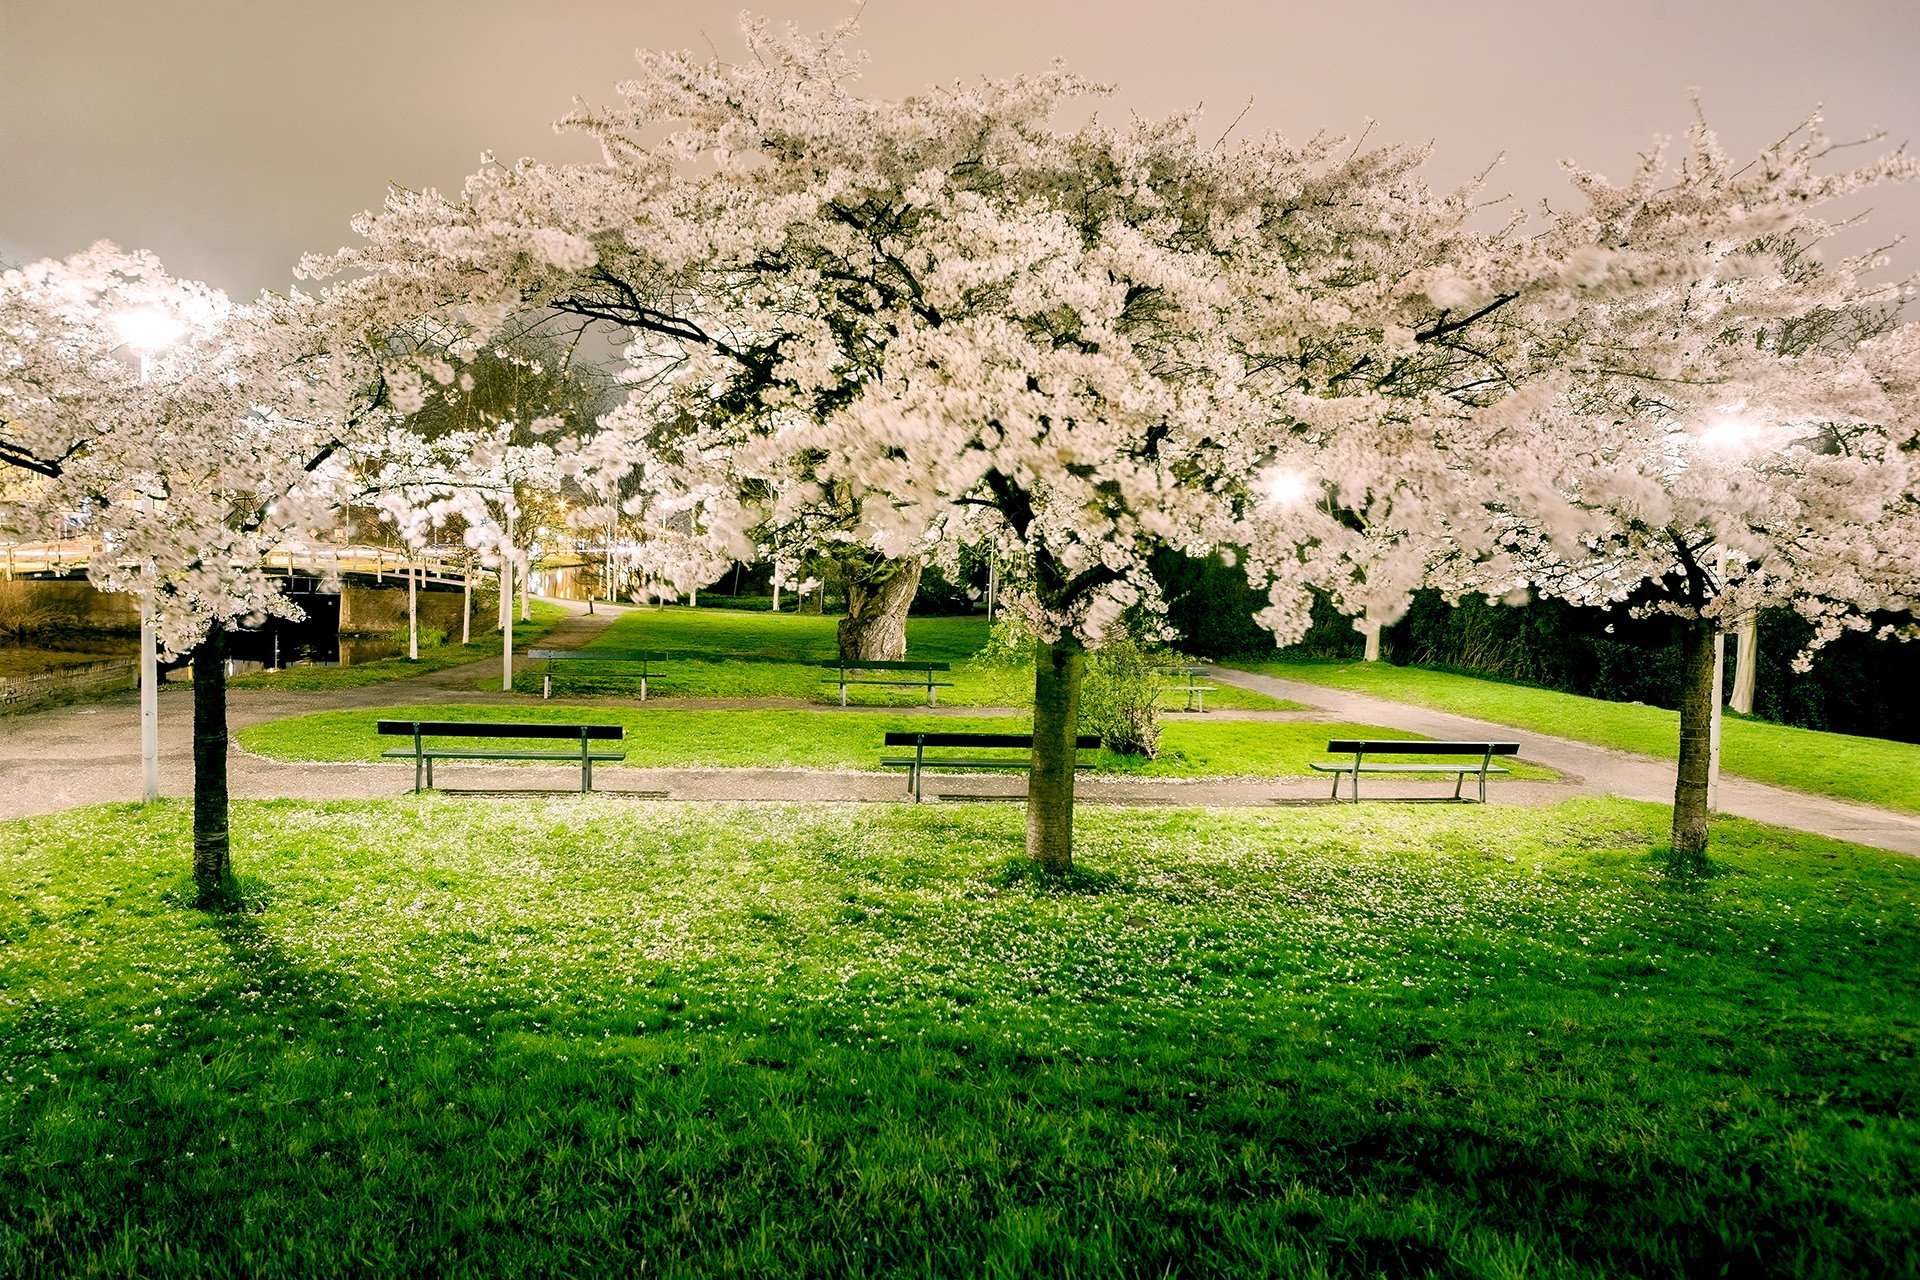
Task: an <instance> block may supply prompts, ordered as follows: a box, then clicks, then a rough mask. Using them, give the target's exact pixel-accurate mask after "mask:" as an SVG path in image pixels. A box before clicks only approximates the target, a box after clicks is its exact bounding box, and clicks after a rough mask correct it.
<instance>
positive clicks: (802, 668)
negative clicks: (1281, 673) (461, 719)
mask: <svg viewBox="0 0 1920 1280" xmlns="http://www.w3.org/2000/svg"><path fill="white" fill-rule="evenodd" d="M838 622H839V619H837V618H831V617H820V616H816V615H811V614H785V613H781V614H774V613H746V612H740V611H735V610H727V609H682V608H666V609H658V610H653V609H642V610H635V611H633V612H630V613H628V614H626V615H625V616H623V617H621V618H620V619H619V620H618V621H616V622H615V623H614V624H613V625H612V626H610V627H608V628H607V629H606V630H605V631H603V632H601V633H600V635H598V636H596V637H595V638H594V640H593V642H592V643H591V644H589V645H588V646H587V647H588V648H589V649H639V650H650V651H670V652H675V653H692V654H701V655H706V656H707V657H708V658H709V659H710V660H707V661H698V660H695V661H676V662H671V663H668V664H666V665H665V666H663V667H660V668H658V670H659V671H660V672H661V673H662V674H660V676H659V678H658V680H657V681H656V680H654V679H652V678H651V676H652V670H653V669H652V668H650V669H649V676H650V678H649V684H648V691H649V693H650V694H653V695H657V696H662V697H669V698H797V699H801V700H804V701H812V702H838V701H839V698H840V687H839V684H838V683H837V680H835V682H832V683H823V682H822V679H821V678H822V677H823V676H830V675H831V673H829V672H826V671H823V670H821V669H820V665H819V664H820V663H822V662H830V661H832V660H833V659H834V658H835V657H836V656H838V654H839V647H838V645H837V643H836V641H835V639H834V634H835V632H834V629H835V627H836V626H837V624H838ZM987 630H988V628H987V622H986V619H985V618H977V617H961V618H909V619H908V620H907V659H908V660H909V661H915V662H919V661H926V662H945V663H949V664H951V665H952V667H953V670H951V671H949V672H947V673H945V674H944V675H941V676H939V677H938V678H939V679H941V680H944V681H948V682H950V684H951V686H952V687H950V688H945V689H941V690H939V691H938V694H937V695H936V696H937V697H938V699H939V701H940V702H941V703H943V704H945V705H947V706H956V707H997V706H1024V705H1026V704H1028V703H1030V702H1031V701H1032V698H1033V676H1032V673H1031V668H1025V669H1019V668H1014V669H993V668H986V667H981V666H977V665H975V664H973V663H971V662H969V661H968V660H969V659H971V658H972V657H973V656H974V655H975V654H976V653H978V652H979V651H980V649H981V647H982V646H983V645H985V644H986V642H987ZM628 670H630V669H628ZM545 674H546V671H545V668H544V667H541V668H539V669H536V670H530V671H525V672H522V673H521V674H520V676H519V677H518V678H517V679H516V681H515V684H514V687H515V688H517V689H520V690H522V691H524V692H527V693H538V692H539V691H540V681H541V678H542V677H543V676H544V675H545ZM638 688H639V681H638V679H637V678H636V677H634V676H632V675H629V674H627V673H626V671H625V670H623V669H622V668H620V667H582V666H580V665H579V664H577V663H569V664H566V665H564V666H562V667H560V668H559V669H558V670H557V671H556V672H555V673H554V690H555V692H556V693H557V694H559V695H560V696H575V697H578V696H586V695H599V694H611V695H617V696H622V697H633V696H635V694H636V693H637V691H638ZM924 698H925V692H924V690H922V691H921V692H919V693H916V692H915V691H914V690H913V689H911V688H892V687H887V686H877V685H853V686H849V689H848V699H847V700H848V701H849V702H851V703H854V704H856V705H860V706H893V705H902V706H904V705H910V704H911V703H913V702H915V701H923V700H924ZM1207 703H1208V705H1209V706H1217V707H1247V708H1265V709H1269V710H1272V709H1284V708H1289V707H1292V706H1294V705H1296V704H1294V703H1289V702H1283V701H1281V700H1279V699H1277V698H1270V697H1268V696H1266V695H1265V694H1260V693H1253V692H1251V691H1249V690H1245V689H1228V688H1221V689H1219V690H1217V691H1216V692H1214V693H1210V694H1208V695H1207ZM1163 705H1165V706H1167V707H1168V708H1169V709H1176V710H1177V709H1180V708H1182V707H1184V706H1185V705H1186V701H1185V697H1184V695H1181V694H1177V693H1175V692H1173V691H1171V690H1169V691H1168V693H1167V694H1166V697H1165V699H1164V703H1163Z"/></svg>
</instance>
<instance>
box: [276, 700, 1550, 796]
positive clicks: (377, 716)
mask: <svg viewBox="0 0 1920 1280" xmlns="http://www.w3.org/2000/svg"><path fill="white" fill-rule="evenodd" d="M376 720H531V721H547V722H554V721H560V722H566V723H570V724H578V723H582V722H587V723H592V724H617V725H621V726H622V727H623V728H624V729H625V730H626V737H625V738H624V740H623V741H622V743H621V745H622V746H623V747H625V748H626V751H627V763H628V764H630V765H635V766H642V767H674V766H687V767H698V768H800V769H869V770H870V769H876V768H878V767H879V758H880V753H881V750H882V747H881V738H882V736H883V735H884V734H886V733H887V732H889V731H890V730H900V731H904V732H912V731H914V730H926V731H929V732H934V731H938V732H947V733H1019V732H1022V731H1024V730H1025V729H1026V727H1027V723H1028V722H1027V721H1026V720H1025V719H1024V718H1020V717H1009V716H983V717H953V716H940V717H934V716H924V715H914V714H913V713H912V712H911V711H906V712H903V713H902V714H900V715H897V716H883V715H874V714H869V713H864V712H861V713H853V714H848V713H845V712H837V711H679V710H672V709H664V708H647V709H641V708H635V707H617V706H605V705H600V706H586V707H581V706H568V705H566V704H564V703H558V702H549V703H541V704H539V705H536V706H529V707H502V706H459V705H436V706H419V707H386V708H380V709H377V710H370V711H323V712H318V713H315V714H313V715H304V716H293V717H289V718H288V719H285V720H273V721H268V722H266V723H264V724H257V725H250V726H248V727H247V728H245V729H242V730H241V731H240V733H239V740H240V745H241V746H242V747H244V748H246V749H247V750H248V751H253V752H257V753H259V754H260V755H264V756H270V757H272V758H274V759H278V760H319V761H372V760H378V759H379V758H380V753H381V752H382V751H384V750H386V749H388V748H390V747H392V746H394V745H395V741H396V740H395V739H393V738H382V737H379V736H378V735H377V734H376V733H375V732H374V722H375V721H376ZM1388 732H1391V731H1390V730H1386V729H1381V728H1378V727H1377V726H1372V725H1349V724H1322V723H1319V722H1317V721H1315V722H1305V721H1283V722H1280V723H1272V722H1262V721H1253V720H1213V721H1206V720H1198V719H1194V720H1180V721H1175V722H1170V723H1168V724H1166V725H1164V726H1162V729H1161V750H1160V755H1159V757H1158V758H1157V759H1155V760H1152V761H1141V760H1137V759H1131V758H1128V757H1124V756H1120V755H1116V754H1114V753H1112V752H1108V751H1102V752H1100V753H1099V754H1098V756H1097V764H1096V768H1097V770H1098V771H1099V772H1103V773H1127V774H1133V775H1138V776H1142V777H1172V778H1178V777H1278V776H1286V775H1291V774H1304V773H1308V772H1310V770H1309V769H1308V768H1307V762H1308V761H1309V760H1327V759H1330V758H1331V757H1329V756H1328V755H1327V752H1326V745H1327V741H1328V739H1329V738H1338V737H1367V736H1373V737H1377V736H1379V735H1381V734H1384V733H1388ZM1402 736H1404V735H1402ZM481 745H485V744H481ZM495 745H497V744H495ZM408 749H409V750H411V747H409V748H408ZM1409 759H1415V757H1409ZM1514 772H1515V774H1516V775H1517V776H1520V777H1532V778H1542V777H1552V776H1553V775H1552V774H1551V773H1550V772H1549V771H1548V770H1546V769H1542V768H1539V767H1537V766H1529V765H1516V766H1515V769H1514Z"/></svg>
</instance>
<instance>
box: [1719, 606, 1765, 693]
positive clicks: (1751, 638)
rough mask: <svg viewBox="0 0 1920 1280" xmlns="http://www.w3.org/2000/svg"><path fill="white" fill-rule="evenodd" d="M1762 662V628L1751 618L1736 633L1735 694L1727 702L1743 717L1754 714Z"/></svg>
mask: <svg viewBox="0 0 1920 1280" xmlns="http://www.w3.org/2000/svg"><path fill="white" fill-rule="evenodd" d="M1759 660H1760V626H1759V623H1758V621H1757V620H1755V619H1754V618H1753V617H1752V616H1749V617H1748V618H1747V620H1746V621H1745V622H1743V623H1741V624H1740V629H1739V630H1738V631H1736V632H1734V663H1733V692H1732V693H1731V694H1729V695H1728V697H1727V702H1728V704H1729V705H1731V706H1732V707H1733V709H1734V710H1735V711H1738V712H1739V713H1740V714H1741V715H1743V716H1750V715H1752V714H1753V684H1754V677H1755V676H1756V675H1758V674H1759V673H1758V672H1757V671H1756V670H1755V667H1756V665H1757V664H1758V662H1759Z"/></svg>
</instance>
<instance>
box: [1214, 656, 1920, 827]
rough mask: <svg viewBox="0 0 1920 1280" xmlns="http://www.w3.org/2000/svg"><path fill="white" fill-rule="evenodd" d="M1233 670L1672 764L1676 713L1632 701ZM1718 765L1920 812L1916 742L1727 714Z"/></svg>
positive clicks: (1294, 667)
mask: <svg viewBox="0 0 1920 1280" xmlns="http://www.w3.org/2000/svg"><path fill="white" fill-rule="evenodd" d="M1230 665H1233V666H1236V667H1240V668H1242V669H1243V670H1247V671H1256V672H1259V673H1260V674H1262V675H1270V676H1278V677H1280V678H1281V679H1284V680H1304V681H1310V682H1311V683H1314V684H1324V685H1330V686H1332V687H1333V688H1336V689H1351V690H1353V691H1354V692H1356V693H1369V694H1373V695H1375V696H1377V697H1382V698H1392V699H1394V700H1396V701H1399V702H1411V703H1415V704H1417V705H1419V706H1423V707H1432V708H1434V709H1435V710H1439V711H1451V712H1453V713H1455V714H1457V715H1463V716H1474V717H1476V718H1478V719H1482V720H1491V721H1493V722H1495V723H1496V724H1510V725H1512V726H1514V727H1515V728H1517V729H1528V730H1531V731H1533V732H1535V733H1549V734H1553V735H1555V736H1556V737H1561V738H1572V739H1573V740H1575V741H1576V742H1591V743H1594V744H1596V745H1598V746H1603V747H1616V748H1618V749H1620V750H1622V751H1639V752H1644V753H1645V754H1647V755H1654V756H1662V757H1665V758H1666V759H1669V760H1671V759H1674V758H1675V757H1677V756H1678V754H1679V742H1680V716H1679V713H1678V712H1674V711H1665V710H1662V709H1661V708H1659V707H1649V706H1643V705H1641V704H1639V703H1630V702H1606V701H1603V700H1601V699H1599V698H1582V697H1577V696H1576V695H1574V694H1570V693H1556V692H1555V691H1553V690H1551V689H1536V688H1533V687H1531V686H1529V685H1519V684H1506V683H1502V682H1500V681H1497V680H1482V679H1476V678H1474V677H1472V676H1463V675H1455V674H1453V673H1452V672H1446V671H1429V670H1426V669H1424V668H1420V667H1396V666H1393V665H1392V664H1390V663H1385V662H1315V661H1288V662H1235V663H1232V664H1230ZM1720 752H1721V756H1720V762H1721V768H1722V769H1724V770H1725V771H1726V772H1728V773H1730V774H1737V775H1739V776H1740V777H1743V778H1752V779H1754V780H1756V781H1759V782H1768V783H1772V784H1774V785H1775V786H1781V787H1793V788H1796V789H1798V790H1801V791H1812V792H1815V793H1817V794H1820V795H1828V796H1836V797H1838V798H1840V799H1843V800H1859V801H1862V802H1863V803H1866V804H1876V805H1884V806H1885V807H1887V808H1890V809H1901V810H1904V811H1906V812H1908V813H1920V744H1916V743H1911V742H1890V741H1888V740H1886V739H1883V738H1856V737H1851V736H1849V735H1847V734H1843V733H1821V732H1818V731H1816V730H1813V729H1796V728H1793V727H1791V726H1788V725H1781V724H1772V723H1770V722H1768V721H1765V720H1755V719H1750V718H1748V717H1746V716H1740V715H1735V714H1734V713H1732V712H1729V713H1728V714H1727V717H1726V719H1725V720H1724V721H1723V722H1722V727H1721V737H1720Z"/></svg>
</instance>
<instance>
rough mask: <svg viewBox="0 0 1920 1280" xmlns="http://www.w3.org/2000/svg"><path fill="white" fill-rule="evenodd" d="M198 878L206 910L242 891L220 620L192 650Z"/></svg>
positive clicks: (220, 906) (230, 900)
mask: <svg viewBox="0 0 1920 1280" xmlns="http://www.w3.org/2000/svg"><path fill="white" fill-rule="evenodd" d="M193 882H194V886H195V888H196V889H197V890H198V896H199V901H198V904H197V905H199V906H200V907H202V908H203V909H206V910H213V911H219V910H226V909H228V908H230V907H232V906H233V905H234V903H235V901H236V900H237V899H238V897H239V894H238V893H237V892H236V887H235V885H234V880H233V863H232V860H231V858H230V856H229V849H228V842H227V631H226V627H225V626H224V625H222V624H220V623H217V622H216V623H214V624H213V626H212V627H210V628H209V629H208V631H207V638H206V639H204V640H202V641H201V642H200V643H199V645H198V646H196V647H195V649H194V651H193Z"/></svg>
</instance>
